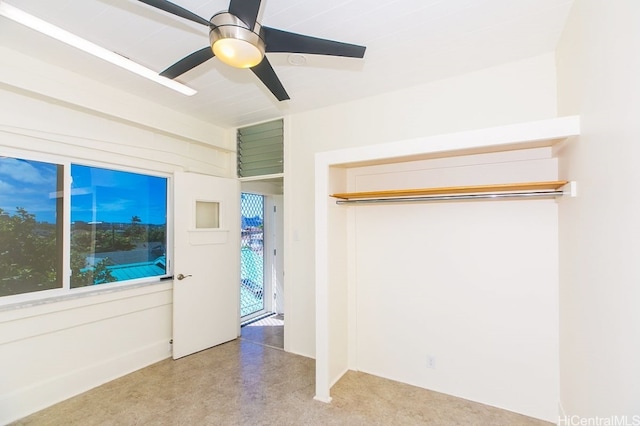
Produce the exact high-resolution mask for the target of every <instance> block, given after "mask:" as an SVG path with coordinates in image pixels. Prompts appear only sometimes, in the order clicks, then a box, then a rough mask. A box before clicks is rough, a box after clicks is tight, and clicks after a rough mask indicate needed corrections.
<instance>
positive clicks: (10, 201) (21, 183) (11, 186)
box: [0, 157, 57, 223]
mask: <svg viewBox="0 0 640 426" xmlns="http://www.w3.org/2000/svg"><path fill="white" fill-rule="evenodd" d="M56 184H57V166H56V165H55V164H51V163H42V162H39V161H28V160H20V159H17V158H8V157H0V208H2V209H3V210H4V211H5V212H6V213H7V214H9V215H14V214H15V212H16V208H17V207H22V208H24V209H25V210H27V211H28V212H29V213H32V214H35V215H36V220H37V221H39V222H49V223H55V221H56V195H57V194H56Z"/></svg>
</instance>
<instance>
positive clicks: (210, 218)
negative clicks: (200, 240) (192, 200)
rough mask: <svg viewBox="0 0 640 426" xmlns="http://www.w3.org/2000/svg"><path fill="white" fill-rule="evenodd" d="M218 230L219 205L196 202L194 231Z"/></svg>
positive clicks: (215, 202)
mask: <svg viewBox="0 0 640 426" xmlns="http://www.w3.org/2000/svg"><path fill="white" fill-rule="evenodd" d="M219 228H220V203H219V202H217V201H196V229H219Z"/></svg>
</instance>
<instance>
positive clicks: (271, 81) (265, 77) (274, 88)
mask: <svg viewBox="0 0 640 426" xmlns="http://www.w3.org/2000/svg"><path fill="white" fill-rule="evenodd" d="M251 71H253V73H254V74H255V75H257V76H258V78H259V79H260V80H261V81H262V82H263V83H264V85H265V86H267V89H269V90H270V91H271V93H273V95H274V96H275V97H276V98H278V100H279V101H286V100H287V99H290V98H289V95H288V94H287V91H286V90H284V86H283V85H282V83H280V79H279V78H278V76H277V75H276V72H275V71H274V70H273V68H272V67H271V64H270V63H269V60H268V59H267V57H266V56H265V57H264V58H263V59H262V62H260V63H259V64H258V65H256V66H255V67H252V68H251Z"/></svg>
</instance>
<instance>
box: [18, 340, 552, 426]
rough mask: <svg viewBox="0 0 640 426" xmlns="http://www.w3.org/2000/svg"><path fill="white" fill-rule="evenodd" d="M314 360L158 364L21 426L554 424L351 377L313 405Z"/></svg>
mask: <svg viewBox="0 0 640 426" xmlns="http://www.w3.org/2000/svg"><path fill="white" fill-rule="evenodd" d="M314 368H315V366H314V360H312V359H310V358H305V357H302V356H298V355H293V354H290V353H287V352H284V351H283V350H280V349H276V348H273V347H269V346H265V345H263V344H259V343H255V342H253V341H250V340H245V339H237V340H234V341H231V342H229V343H226V344H223V345H220V346H217V347H215V348H212V349H208V350H206V351H202V352H199V353H196V354H194V355H191V356H188V357H185V358H182V359H179V360H177V361H173V360H170V359H167V360H164V361H161V362H158V363H156V364H153V365H151V366H149V367H147V368H144V369H142V370H138V371H136V372H134V373H131V374H129V375H127V376H124V377H121V378H119V379H117V380H114V381H112V382H109V383H106V384H104V385H102V386H99V387H97V388H95V389H93V390H91V391H89V392H86V393H83V394H81V395H78V396H76V397H74V398H71V399H68V400H66V401H63V402H61V403H59V404H57V405H54V406H52V407H50V408H47V409H45V410H43V411H40V412H38V413H35V414H33V415H31V416H29V417H26V418H24V419H22V420H20V421H18V422H16V423H14V424H15V425H82V426H91V425H349V426H351V425H355V426H357V425H403V426H404V425H438V426H446V425H465V426H468V425H523V426H525V425H550V424H551V423H546V422H543V421H540V420H535V419H532V418H529V417H525V416H522V415H519V414H515V413H512V412H509V411H504V410H500V409H498V408H494V407H490V406H486V405H483V404H478V403H474V402H470V401H467V400H464V399H460V398H455V397H452V396H448V395H444V394H441V393H437V392H432V391H428V390H425V389H421V388H417V387H413V386H410V385H406V384H402V383H398V382H394V381H391V380H386V379H383V378H380V377H376V376H372V375H369V374H364V373H358V372H348V373H347V374H346V375H345V376H343V378H342V379H341V380H340V381H339V382H338V383H337V384H336V385H335V386H334V387H333V388H332V397H333V401H332V403H331V404H325V403H322V402H318V401H315V400H313V396H314V376H315V369H314Z"/></svg>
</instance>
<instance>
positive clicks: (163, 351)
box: [0, 49, 235, 424]
mask: <svg viewBox="0 0 640 426" xmlns="http://www.w3.org/2000/svg"><path fill="white" fill-rule="evenodd" d="M3 50H5V49H3ZM0 57H2V59H1V61H4V60H7V58H6V57H4V56H2V55H0ZM12 57H14V56H12ZM18 57H19V56H18ZM20 64H21V63H20V62H17V63H12V64H11V68H12V69H13V71H12V72H11V73H10V72H9V71H8V70H7V68H6V67H3V66H0V70H1V71H0V75H2V78H3V80H2V81H3V83H2V84H0V111H2V114H0V155H5V156H36V157H37V158H39V159H45V160H46V159H52V158H58V159H60V158H62V159H71V160H73V161H76V162H81V163H88V164H98V165H102V166H107V167H108V166H114V167H135V168H136V169H140V170H147V171H150V172H163V173H167V174H171V173H172V172H174V171H178V170H189V171H196V172H200V173H205V174H212V175H220V176H232V175H233V170H234V167H235V164H234V162H235V160H234V157H235V156H234V155H233V154H232V153H229V151H228V150H227V149H226V148H225V147H226V146H227V145H228V141H227V140H226V139H227V137H228V134H229V132H228V131H226V130H224V129H220V128H216V127H212V126H211V125H210V124H207V123H200V122H197V121H195V120H192V119H189V118H186V117H183V116H180V115H179V114H176V115H175V116H174V115H173V114H171V113H170V112H168V111H166V110H164V109H163V108H161V107H158V106H157V105H154V104H151V103H149V102H146V101H143V100H141V99H135V98H132V97H131V96H130V95H128V94H126V93H119V92H118V91H116V90H114V89H109V90H106V88H105V87H102V86H101V85H100V84H99V83H96V82H87V85H86V86H82V87H74V84H78V83H77V80H76V79H77V78H80V79H82V77H80V76H75V75H73V74H71V73H68V72H65V71H64V70H59V69H48V68H47V67H48V66H47V65H46V64H42V63H39V64H38V67H37V68H36V69H35V70H29V69H25V70H24V73H25V75H27V76H28V75H30V74H32V73H33V72H42V73H43V74H42V75H40V76H39V78H38V79H37V80H36V81H33V82H29V81H27V80H24V81H23V80H22V79H20V78H18V77H19V75H20V72H19V70H17V69H16V67H19V66H20ZM23 65H24V64H23ZM27 65H33V63H32V61H31V60H28V61H27ZM47 70H50V71H51V72H52V73H53V74H52V75H53V76H55V78H52V79H50V80H47V79H46V78H45V77H44V76H46V75H47ZM5 77H6V79H5ZM14 83H15V84H16V85H13V84H14ZM23 83H24V85H25V86H29V87H28V88H25V87H23ZM36 86H37V87H36ZM36 89H38V90H41V92H40V93H37V92H34V90H36ZM62 89H64V91H65V93H64V94H63V95H61V96H63V97H64V99H59V98H55V97H52V96H53V95H56V92H57V91H58V90H62ZM93 89H95V90H93ZM43 93H44V94H43ZM72 100H73V101H74V102H76V101H77V103H71V101H72ZM118 104H123V105H126V108H125V109H126V110H130V111H134V110H135V111H137V112H136V113H133V112H132V113H129V119H126V118H124V117H122V116H120V114H116V113H114V109H117V108H115V106H116V105H118ZM141 111H146V114H148V116H144V114H141V113H140V112H141ZM121 112H122V111H121ZM114 114H115V115H114ZM154 123H159V124H158V128H154V127H153V125H154ZM185 127H188V128H189V129H190V130H185ZM181 133H184V134H185V135H184V136H180V135H181ZM231 133H232V132H231ZM208 138H213V140H211V139H208ZM216 138H217V139H216ZM216 146H219V147H221V148H216ZM230 165H232V166H231V167H230ZM98 290H100V291H103V290H105V288H102V289H98ZM171 311H172V283H171V282H161V283H160V282H159V283H154V284H152V285H146V286H139V287H136V288H129V289H127V290H118V291H108V292H106V293H104V292H101V293H100V294H93V295H90V296H84V297H73V298H64V299H63V300H60V299H58V300H54V301H49V303H43V304H32V305H20V306H3V307H1V308H0V364H1V365H2V373H1V374H0V376H1V379H0V424H5V423H8V422H9V421H12V420H16V419H18V418H20V417H23V416H25V415H28V414H30V413H32V412H34V411H37V410H39V409H42V408H45V407H47V406H49V405H51V404H53V403H56V402H59V401H61V400H63V399H66V398H68V397H70V396H73V395H75V394H78V393H80V392H83V391H85V390H88V389H90V388H92V387H95V386H97V385H100V384H102V383H104V382H107V381H109V380H112V379H114V378H117V377H119V376H122V375H124V374H127V373H129V372H131V371H134V370H137V369H139V368H142V367H144V366H147V365H149V364H151V363H154V362H157V361H159V360H161V359H164V358H167V357H169V356H170V355H171V353H170V349H169V340H170V339H171V336H172V330H171V319H172V316H171V315H172V312H171Z"/></svg>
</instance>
